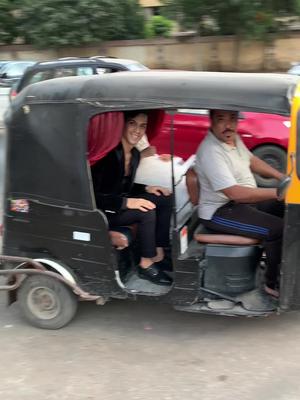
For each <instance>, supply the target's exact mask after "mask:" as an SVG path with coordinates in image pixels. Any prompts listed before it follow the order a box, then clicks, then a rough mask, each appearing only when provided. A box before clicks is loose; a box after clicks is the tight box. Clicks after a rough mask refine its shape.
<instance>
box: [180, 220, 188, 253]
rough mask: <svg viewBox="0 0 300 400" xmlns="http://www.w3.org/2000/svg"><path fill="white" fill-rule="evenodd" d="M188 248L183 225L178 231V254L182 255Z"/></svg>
mask: <svg viewBox="0 0 300 400" xmlns="http://www.w3.org/2000/svg"><path fill="white" fill-rule="evenodd" d="M187 248H188V229H187V226H186V225H185V226H184V227H183V228H182V229H181V231H180V253H181V254H183V253H184V252H185V251H186V250H187Z"/></svg>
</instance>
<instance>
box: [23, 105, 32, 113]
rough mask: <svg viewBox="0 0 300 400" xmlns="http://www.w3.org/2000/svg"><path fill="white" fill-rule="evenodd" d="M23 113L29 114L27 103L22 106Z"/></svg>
mask: <svg viewBox="0 0 300 400" xmlns="http://www.w3.org/2000/svg"><path fill="white" fill-rule="evenodd" d="M22 108H23V112H24V114H29V113H30V107H29V106H28V105H25V106H23V107H22Z"/></svg>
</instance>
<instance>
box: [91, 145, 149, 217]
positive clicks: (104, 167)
mask: <svg viewBox="0 0 300 400" xmlns="http://www.w3.org/2000/svg"><path fill="white" fill-rule="evenodd" d="M139 162H140V153H139V151H138V150H137V149H136V148H133V149H132V150H131V161H130V166H129V170H130V175H128V176H125V167H124V165H125V156H124V149H123V146H122V143H120V144H118V146H117V147H115V148H114V149H113V150H111V151H110V152H109V153H108V154H107V155H106V156H105V157H103V158H102V159H101V160H99V161H97V162H96V164H94V165H93V166H92V167H91V173H92V178H93V184H94V193H95V199H96V204H97V207H98V208H100V209H101V210H103V211H104V212H110V213H111V212H118V211H121V210H124V209H126V202H127V200H126V199H127V197H137V196H138V195H140V194H142V193H145V185H140V184H137V183H134V178H135V174H136V170H137V167H138V165H139Z"/></svg>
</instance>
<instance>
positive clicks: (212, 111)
mask: <svg viewBox="0 0 300 400" xmlns="http://www.w3.org/2000/svg"><path fill="white" fill-rule="evenodd" d="M216 111H227V112H232V113H236V115H237V117H238V116H239V112H238V111H235V110H221V109H216V108H215V109H213V110H209V118H210V120H211V121H212V119H213V117H214V113H215V112H216Z"/></svg>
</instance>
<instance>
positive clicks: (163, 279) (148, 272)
mask: <svg viewBox="0 0 300 400" xmlns="http://www.w3.org/2000/svg"><path fill="white" fill-rule="evenodd" d="M137 270H138V275H139V278H141V279H146V280H148V281H150V282H152V283H155V284H156V285H163V286H170V285H171V284H172V282H173V281H172V279H171V278H170V277H169V276H168V275H167V274H165V273H164V272H163V271H161V270H160V269H159V267H157V266H156V265H155V264H152V265H150V267H148V268H142V267H140V266H139V265H138V267H137Z"/></svg>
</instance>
